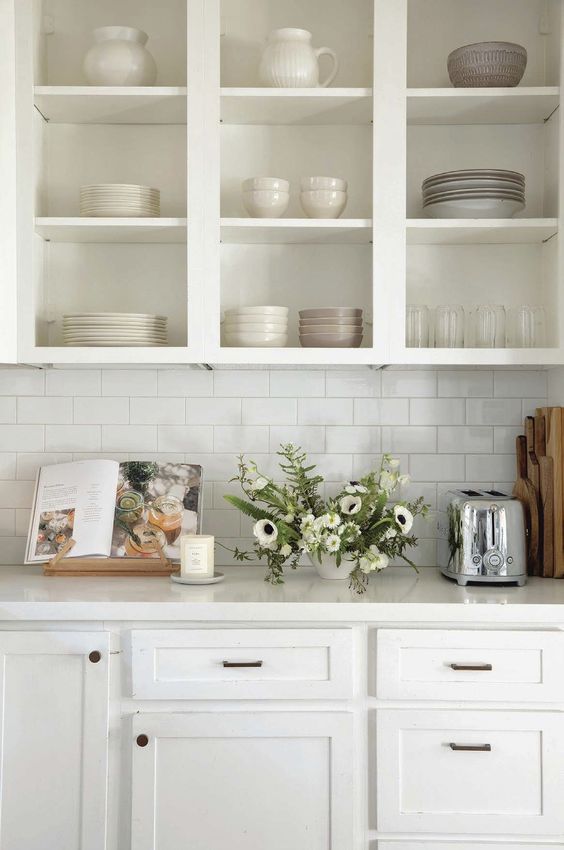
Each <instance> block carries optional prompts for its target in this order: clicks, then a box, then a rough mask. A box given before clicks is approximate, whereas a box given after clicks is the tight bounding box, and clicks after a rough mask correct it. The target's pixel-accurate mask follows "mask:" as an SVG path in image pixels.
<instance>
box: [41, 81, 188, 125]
mask: <svg viewBox="0 0 564 850" xmlns="http://www.w3.org/2000/svg"><path fill="white" fill-rule="evenodd" d="M186 92H187V89H186V88H183V87H177V86H141V87H133V86H123V87H122V86H116V87H113V86H36V87H35V90H34V103H35V106H36V108H37V109H38V110H39V112H40V113H41V115H42V116H43V117H44V118H45V120H46V121H50V122H53V123H54V124H186Z"/></svg>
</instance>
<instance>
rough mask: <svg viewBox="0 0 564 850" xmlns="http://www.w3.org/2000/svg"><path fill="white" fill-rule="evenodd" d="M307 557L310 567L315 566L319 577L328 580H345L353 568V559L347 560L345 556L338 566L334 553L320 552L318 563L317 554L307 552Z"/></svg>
mask: <svg viewBox="0 0 564 850" xmlns="http://www.w3.org/2000/svg"><path fill="white" fill-rule="evenodd" d="M307 557H308V558H309V561H310V563H311V565H312V567H315V569H316V570H317V575H318V576H319V578H324V579H327V580H328V581H346V580H347V579H348V577H349V576H350V574H351V573H352V571H353V570H354V561H349V560H346V559H345V558H343V559H342V561H341V566H340V567H338V566H337V560H336V558H335V556H334V555H327V554H326V553H325V554H322V555H321V563H319V560H318V557H317V555H310V554H308V556H307Z"/></svg>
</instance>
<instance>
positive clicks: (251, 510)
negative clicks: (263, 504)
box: [223, 496, 275, 522]
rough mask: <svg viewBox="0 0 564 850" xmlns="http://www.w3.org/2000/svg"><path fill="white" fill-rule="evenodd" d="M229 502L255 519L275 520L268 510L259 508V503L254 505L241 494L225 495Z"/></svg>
mask: <svg viewBox="0 0 564 850" xmlns="http://www.w3.org/2000/svg"><path fill="white" fill-rule="evenodd" d="M223 498H224V499H225V500H226V501H227V502H229V504H231V505H233V507H234V508H237V509H238V510H240V511H241V513H243V514H245V515H246V516H250V517H252V518H253V519H256V520H259V519H268V520H270V522H275V520H274V518H273V517H272V515H271V514H269V513H268V511H265V510H263V509H262V508H259V507H258V506H257V505H253V503H252V502H247V501H246V500H245V499H241V498H240V497H239V496H224V497H223Z"/></svg>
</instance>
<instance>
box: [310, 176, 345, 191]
mask: <svg viewBox="0 0 564 850" xmlns="http://www.w3.org/2000/svg"><path fill="white" fill-rule="evenodd" d="M300 186H301V190H302V192H313V191H315V190H317V189H332V190H334V191H335V190H336V191H339V192H346V191H347V189H348V183H347V181H346V180H343V178H342V177H302V179H301V181H300Z"/></svg>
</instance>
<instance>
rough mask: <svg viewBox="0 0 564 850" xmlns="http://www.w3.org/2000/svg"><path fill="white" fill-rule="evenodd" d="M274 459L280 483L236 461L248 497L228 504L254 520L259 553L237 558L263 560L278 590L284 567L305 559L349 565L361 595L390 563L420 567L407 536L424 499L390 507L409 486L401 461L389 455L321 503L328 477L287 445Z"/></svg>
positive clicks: (250, 464)
mask: <svg viewBox="0 0 564 850" xmlns="http://www.w3.org/2000/svg"><path fill="white" fill-rule="evenodd" d="M277 454H278V456H279V457H280V458H281V460H280V464H279V465H280V469H281V471H282V473H283V475H284V477H285V478H286V482H285V483H283V484H278V483H275V482H274V481H273V480H272V479H271V478H269V477H268V476H266V475H263V474H262V473H261V472H260V470H259V469H258V468H257V465H256V464H255V463H254V462H253V461H248V462H247V461H245V458H244V457H243V455H241V456H240V457H239V462H238V474H237V476H236V477H235V478H233V479H232V480H233V481H238V482H239V483H240V485H241V489H242V491H243V493H244V495H245V497H246V498H240V497H239V496H225V498H226V499H227V501H228V502H230V503H231V504H232V505H233V506H234V507H236V508H238V509H239V510H240V511H242V512H243V513H244V514H246V515H247V516H249V517H252V519H254V520H255V524H254V527H253V534H254V536H255V538H256V542H255V546H254V553H249V552H245V551H241V550H239V549H238V548H236V549H234V550H231V551H232V552H233V554H234V556H235V558H236V559H237V560H239V561H250V560H253V558H255V557H256V558H258V559H259V560H260V559H265V560H266V563H267V575H266V578H265V580H266V581H269V582H271V583H272V584H281V583H282V582H283V573H284V566H285V564H286V563H287V562H289V565H290V567H291V568H292V569H296V567H297V566H298V562H299V559H300V557H301V555H302V554H304V553H306V554H308V555H309V556H310V557H311V558H314V559H315V558H316V559H317V560H318V561H319V563H321V559H322V557H323V556H324V555H332V556H334V558H335V563H336V565H337V566H338V567H339V566H341V564H342V563H343V561H347V562H352V564H353V569H352V572H351V573H350V587H351V589H354V590H355V591H357V592H358V593H362V592H364V590H365V589H366V586H367V584H368V579H369V576H370V574H371V573H373V572H379V571H380V570H383V569H385V568H386V567H387V566H388V564H389V562H390V560H391V559H392V558H402V559H403V560H404V561H406V563H408V564H410V565H411V566H412V567H413V568H414V569H416V567H415V564H414V563H413V562H412V561H410V560H409V558H407V557H406V554H405V552H406V549H408V547H412V546H415V545H416V543H417V539H416V538H415V537H414V536H413V535H411V534H410V532H411V528H412V526H413V520H414V518H415V517H416V516H417V515H424V514H426V513H427V511H428V506H427V505H425V504H424V502H423V499H422V498H421V499H417V500H416V501H413V502H397V503H395V504H392V503H390V499H391V496H392V494H393V493H394V491H395V490H396V489H397V488H398V487H399V486H400V485H401V484H404V483H405V482H406V481H407V480H408V477H407V476H405V475H400V472H399V461H397V460H396V459H395V458H392V457H391V456H390V455H384V456H383V458H382V464H381V467H380V469H379V470H378V471H377V472H370V473H368V475H365V476H364V477H363V478H361V480H360V481H352V482H350V483H348V484H346V485H345V486H344V487H343V488H342V490H341V491H340V492H339V493H338V495H337V496H335V497H334V498H330V499H328V500H324V499H322V497H321V496H320V494H319V488H320V486H321V485H322V484H323V478H322V477H321V476H320V475H317V474H316V473H315V466H314V465H307V455H306V454H305V452H303V451H302V450H301V449H300V448H297V447H296V446H294V445H292V444H291V443H289V444H287V445H282V446H281V447H280V450H279V451H278V452H277ZM349 566H350V563H349Z"/></svg>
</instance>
